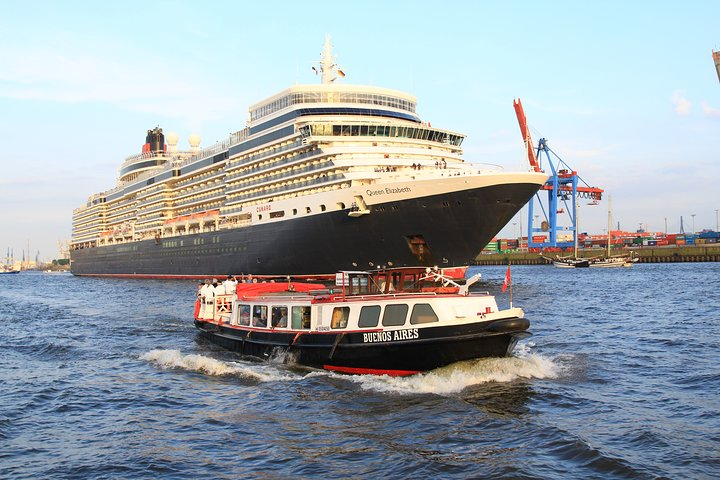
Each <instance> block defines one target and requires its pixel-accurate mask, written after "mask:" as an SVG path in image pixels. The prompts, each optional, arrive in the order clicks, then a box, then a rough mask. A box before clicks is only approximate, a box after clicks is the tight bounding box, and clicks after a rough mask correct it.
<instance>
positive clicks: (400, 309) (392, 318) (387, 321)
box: [382, 304, 408, 327]
mask: <svg viewBox="0 0 720 480" xmlns="http://www.w3.org/2000/svg"><path fill="white" fill-rule="evenodd" d="M407 312H408V306H407V305H405V304H402V305H388V306H387V307H385V313H383V319H382V324H383V327H397V326H400V325H405V317H407Z"/></svg>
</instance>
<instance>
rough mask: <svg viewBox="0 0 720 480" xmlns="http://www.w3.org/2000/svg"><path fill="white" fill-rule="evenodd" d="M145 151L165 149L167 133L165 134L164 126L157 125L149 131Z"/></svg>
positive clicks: (154, 151) (153, 151)
mask: <svg viewBox="0 0 720 480" xmlns="http://www.w3.org/2000/svg"><path fill="white" fill-rule="evenodd" d="M142 151H143V153H156V152H164V151H165V135H163V131H162V128H160V127H155V128H153V129H152V130H148V131H147V136H146V137H145V145H143V149H142Z"/></svg>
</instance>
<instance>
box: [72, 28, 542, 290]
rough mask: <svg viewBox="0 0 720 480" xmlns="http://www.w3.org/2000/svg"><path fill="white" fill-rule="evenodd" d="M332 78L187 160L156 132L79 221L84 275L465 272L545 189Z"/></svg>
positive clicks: (194, 146)
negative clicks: (467, 153)
mask: <svg viewBox="0 0 720 480" xmlns="http://www.w3.org/2000/svg"><path fill="white" fill-rule="evenodd" d="M313 69H314V70H315V71H316V74H317V75H318V76H319V78H320V79H321V81H320V83H317V84H313V85H295V86H292V87H290V88H288V89H286V90H284V91H282V92H280V93H278V94H276V95H274V96H272V97H270V98H268V99H266V100H263V101H262V102H260V103H257V104H255V105H253V106H251V107H250V109H249V120H248V122H247V124H246V127H245V128H243V129H242V130H239V131H237V132H235V133H232V134H231V135H230V136H229V138H227V139H226V140H224V141H222V142H218V143H216V144H214V145H211V146H209V147H206V148H201V147H200V138H199V137H198V136H197V135H191V136H190V138H189V145H190V148H189V150H180V149H179V148H178V135H177V134H172V133H168V134H167V135H165V134H164V133H163V131H162V129H161V128H154V129H152V130H148V132H147V136H146V141H145V144H144V145H143V147H142V151H141V152H140V153H138V154H136V155H132V156H130V157H128V158H127V159H125V161H124V162H123V163H122V165H121V167H120V170H119V177H118V181H117V185H116V186H115V187H114V188H111V189H110V190H107V191H105V192H102V193H98V194H94V195H92V196H90V197H89V198H88V200H87V202H86V203H85V204H84V205H83V206H82V207H80V208H77V209H75V210H74V212H73V224H72V240H71V245H70V249H71V260H72V262H71V270H72V272H73V273H74V274H75V275H97V276H120V277H139V278H190V277H199V276H203V277H204V276H215V275H226V274H241V273H250V274H255V275H284V274H308V275H314V274H330V273H333V272H336V271H337V270H339V269H346V270H352V269H359V270H362V269H372V268H377V267H401V266H410V265H425V266H440V267H451V266H462V265H467V264H468V263H469V262H471V261H472V260H473V258H474V257H475V256H476V255H477V254H478V253H479V252H480V251H481V250H482V248H483V247H484V246H485V245H486V244H487V243H488V241H490V240H491V239H492V237H493V236H494V235H496V234H497V233H498V231H500V229H501V228H502V227H503V226H504V225H505V224H506V223H507V222H508V221H509V220H510V219H511V218H512V217H513V216H514V215H515V214H516V213H517V212H518V210H520V208H521V207H522V206H523V205H524V204H525V203H526V202H527V201H528V200H529V199H530V198H531V197H532V196H533V195H534V194H535V192H537V190H538V189H539V188H540V186H541V185H543V183H544V182H545V180H546V179H547V175H545V174H544V173H536V172H531V171H530V169H529V168H528V171H526V172H522V171H519V172H508V171H505V170H504V169H503V168H501V167H499V166H495V165H485V164H476V163H471V162H468V161H466V160H464V159H463V157H462V153H463V152H462V148H461V147H462V143H463V140H464V138H465V136H464V135H462V134H460V133H455V132H453V131H449V130H444V129H441V128H437V127H435V126H432V125H431V124H430V123H428V122H424V121H423V120H422V119H421V118H420V117H419V116H418V114H417V113H416V103H417V102H416V98H415V97H414V96H412V95H409V94H406V93H403V92H399V91H395V90H390V89H385V88H378V87H374V86H358V85H349V84H345V83H343V80H344V79H343V77H344V76H345V74H344V73H343V72H342V70H340V69H339V68H338V66H337V65H336V63H335V60H334V57H333V55H332V52H331V48H330V41H329V39H327V40H326V42H325V49H324V52H323V54H322V56H321V60H320V62H318V64H317V67H313Z"/></svg>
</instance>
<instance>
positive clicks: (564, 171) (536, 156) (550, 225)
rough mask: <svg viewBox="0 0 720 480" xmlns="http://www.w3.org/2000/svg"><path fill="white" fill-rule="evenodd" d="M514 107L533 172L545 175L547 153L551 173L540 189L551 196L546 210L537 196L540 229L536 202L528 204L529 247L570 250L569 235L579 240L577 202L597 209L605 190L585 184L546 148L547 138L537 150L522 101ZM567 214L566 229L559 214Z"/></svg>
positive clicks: (537, 195) (540, 143)
mask: <svg viewBox="0 0 720 480" xmlns="http://www.w3.org/2000/svg"><path fill="white" fill-rule="evenodd" d="M513 107H514V108H515V114H516V115H517V119H518V124H519V125H520V133H521V134H522V137H523V141H524V142H525V149H526V150H527V156H528V162H529V163H530V168H532V169H533V170H534V171H536V172H542V171H543V170H542V167H541V166H540V158H541V153H543V152H544V153H545V157H546V158H547V163H548V165H550V170H551V172H552V173H551V175H550V177H549V178H548V181H547V182H545V185H543V186H542V187H541V189H540V190H544V191H547V193H548V196H547V206H545V205H543V203H542V200H541V198H540V194H539V192H538V193H537V194H536V195H535V197H536V198H537V200H538V203H539V204H540V208H541V209H542V213H543V217H544V220H543V221H542V223H541V224H540V226H538V225H533V208H534V204H535V199H531V200H530V202H529V215H528V247H530V248H538V247H539V248H545V247H569V246H571V245H572V244H573V242H570V241H568V240H567V232H572V234H573V236H574V237H575V238H576V237H577V211H576V207H577V198H586V199H588V200H590V203H591V204H593V205H597V203H598V202H599V201H600V200H601V199H602V194H603V190H602V189H600V188H597V187H591V186H589V185H588V184H587V183H585V181H584V180H582V179H581V178H580V177H579V176H578V174H577V172H576V171H575V170H573V169H572V168H570V166H569V165H568V164H566V163H565V162H564V161H563V160H562V159H561V158H560V157H558V156H557V154H555V152H553V151H552V150H550V148H549V147H548V146H547V140H545V139H544V138H541V139H540V141H539V142H538V145H537V147H534V146H533V142H532V138H531V137H530V129H529V128H528V124H527V119H526V118H525V111H524V110H523V106H522V102H521V101H520V99H519V98H518V99H517V101H515V100H513ZM551 153H552V155H553V156H554V158H555V160H556V161H555V162H553V159H552V158H551V157H550V154H551ZM579 182H582V183H583V184H584V185H579ZM570 201H571V202H572V203H571V204H569V202H570ZM559 202H562V204H563V205H564V207H561V208H559V207H560V205H559ZM565 213H567V215H568V216H569V218H570V221H571V226H568V227H563V226H561V225H559V223H558V217H557V216H558V214H565ZM533 233H538V234H539V235H533ZM546 233H549V237H546V236H545V234H546ZM559 233H560V234H563V233H564V235H562V237H561V238H558V234H559Z"/></svg>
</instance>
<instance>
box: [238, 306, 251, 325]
mask: <svg viewBox="0 0 720 480" xmlns="http://www.w3.org/2000/svg"><path fill="white" fill-rule="evenodd" d="M238 325H250V305H245V304H240V311H239V312H238Z"/></svg>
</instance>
